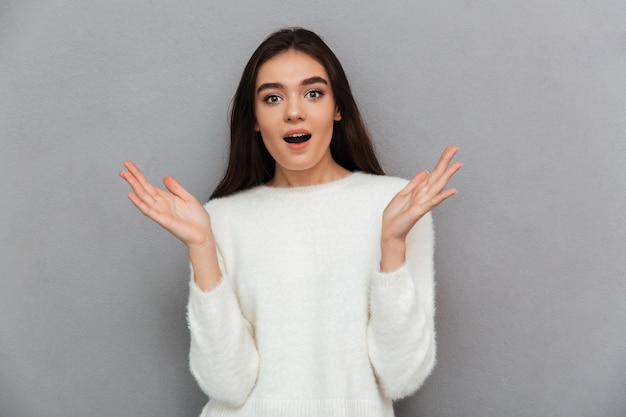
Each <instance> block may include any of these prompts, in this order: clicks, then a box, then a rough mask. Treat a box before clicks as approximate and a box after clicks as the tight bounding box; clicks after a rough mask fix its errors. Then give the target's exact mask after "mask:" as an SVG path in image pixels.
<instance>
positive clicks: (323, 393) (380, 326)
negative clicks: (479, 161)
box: [187, 172, 435, 417]
mask: <svg viewBox="0 0 626 417" xmlns="http://www.w3.org/2000/svg"><path fill="white" fill-rule="evenodd" d="M405 184H406V180H402V179H399V178H393V177H386V176H376V175H370V174H365V173H361V172H356V173H352V174H350V175H348V176H347V177H345V178H342V179H340V180H337V181H333V182H329V183H325V184H320V185H312V186H304V187H293V188H272V187H267V186H258V187H255V188H253V189H250V190H246V191H243V192H239V193H236V194H234V195H231V196H228V197H224V198H219V199H215V200H211V201H210V202H209V203H207V205H206V209H207V210H208V212H209V213H210V215H211V223H212V227H213V233H214V236H215V241H216V243H217V249H218V257H219V260H220V268H221V271H222V280H221V281H220V283H219V284H218V286H217V287H216V288H214V289H213V290H211V291H209V292H203V291H202V290H200V289H199V288H198V287H197V286H196V285H195V283H194V282H193V276H192V279H191V282H190V296H189V304H188V313H187V314H188V322H189V329H190V333H191V349H190V354H189V357H190V367H191V372H192V373H193V375H194V376H195V378H196V380H197V381H198V384H199V385H200V387H201V388H202V390H203V391H204V392H205V393H206V394H207V395H208V396H209V398H210V400H209V402H208V404H207V405H206V407H205V408H204V410H203V412H202V415H201V417H209V416H211V417H214V416H239V417H241V416H246V417H252V416H254V417H263V416H268V417H280V416H285V417H350V416H355V417H357V416H358V417H382V416H385V417H390V416H393V407H392V400H395V399H399V398H402V397H405V396H407V395H409V394H411V393H413V392H414V391H415V390H417V389H418V388H419V386H420V385H421V384H422V382H423V381H424V380H425V379H426V378H427V376H428V375H429V374H430V372H431V369H432V368H433V366H434V362H435V335H434V290H433V285H434V282H433V228H432V220H431V217H430V214H428V215H427V216H425V217H424V218H422V219H421V220H420V221H419V222H418V223H417V225H416V226H415V227H414V228H413V230H411V232H410V233H409V236H408V238H407V256H406V259H407V261H406V263H405V265H403V266H402V267H400V268H399V269H398V270H396V271H394V272H389V273H381V272H380V265H379V264H380V233H381V223H382V212H383V210H384V208H385V207H386V205H387V204H388V202H389V201H390V200H391V199H392V198H393V196H394V195H395V194H396V193H397V192H398V191H399V190H400V189H401V188H402V187H403V186H404V185H405Z"/></svg>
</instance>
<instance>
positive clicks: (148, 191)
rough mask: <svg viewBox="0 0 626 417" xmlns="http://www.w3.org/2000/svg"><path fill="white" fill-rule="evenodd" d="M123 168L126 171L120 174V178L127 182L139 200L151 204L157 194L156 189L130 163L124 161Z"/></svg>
mask: <svg viewBox="0 0 626 417" xmlns="http://www.w3.org/2000/svg"><path fill="white" fill-rule="evenodd" d="M124 166H125V167H126V168H127V169H128V171H126V172H121V173H120V176H121V177H122V178H124V179H125V180H126V181H127V182H128V184H129V185H130V187H131V188H132V189H133V191H134V192H135V194H136V195H137V197H139V198H141V199H142V200H143V201H145V202H146V203H153V202H154V201H155V196H156V195H157V194H158V192H159V190H158V188H156V187H155V186H154V185H152V184H151V183H150V182H149V181H148V180H147V179H146V177H145V175H143V173H142V172H141V170H140V169H139V168H137V166H136V165H135V164H133V163H132V162H131V161H124Z"/></svg>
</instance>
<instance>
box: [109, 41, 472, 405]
mask: <svg viewBox="0 0 626 417" xmlns="http://www.w3.org/2000/svg"><path fill="white" fill-rule="evenodd" d="M230 127H231V148H230V158H229V163H228V168H227V170H226V173H225V175H224V178H223V179H222V181H221V182H220V184H219V185H218V187H217V189H216V190H215V191H214V193H213V195H212V196H211V199H210V201H209V202H208V203H207V204H206V205H205V206H204V207H203V206H202V204H200V203H199V202H198V201H197V200H196V199H195V198H194V197H193V196H192V195H191V194H189V193H188V192H187V191H186V190H185V189H184V188H183V187H182V186H181V185H180V184H179V183H178V182H176V180H174V179H173V178H172V177H171V176H166V177H165V179H164V184H165V187H166V189H167V191H165V190H161V189H159V188H157V187H155V186H153V185H152V184H150V183H149V182H148V181H147V180H146V178H145V177H144V175H143V174H142V173H141V171H140V170H139V169H138V168H137V167H136V166H135V165H133V164H132V163H131V162H130V161H126V162H125V167H126V169H127V170H126V171H123V172H122V173H121V174H120V175H121V176H122V178H124V179H125V180H126V181H127V182H128V183H129V184H130V186H131V188H132V190H133V192H132V193H130V194H129V195H128V197H129V198H130V200H131V201H132V202H133V204H134V205H135V206H137V208H138V209H139V210H140V211H141V212H142V213H143V214H145V215H146V216H148V217H149V218H151V219H152V220H154V221H155V222H157V223H158V224H160V225H161V226H163V227H164V228H165V229H167V230H168V231H169V232H170V233H172V234H173V235H174V236H176V237H177V238H178V239H180V240H181V241H182V242H183V243H185V245H186V246H187V248H188V254H189V259H190V260H191V265H192V278H191V281H190V296H189V304H188V322H189V329H190V333H191V348H190V367H191V371H192V373H193V375H194V376H195V378H196V380H197V381H198V384H199V385H200V387H201V388H202V389H203V390H204V391H205V392H206V394H207V395H208V396H209V398H210V400H209V402H208V404H207V405H206V407H205V408H204V410H203V412H202V416H203V417H208V416H272V417H273V416H289V417H299V416H315V417H319V416H324V417H333V416H359V417H368V416H371V417H377V416H393V407H392V400H394V399H398V398H402V397H405V396H407V395H409V394H411V393H412V392H414V391H415V390H417V388H418V387H419V386H420V385H421V384H422V382H423V381H424V380H425V379H426V377H427V376H428V375H429V374H430V372H431V369H432V367H433V365H434V362H435V333H434V293H433V229H432V221H431V217H430V214H429V212H430V211H431V210H432V209H433V208H434V207H436V206H437V205H438V204H440V203H441V202H442V201H444V200H445V199H447V198H448V197H450V196H452V195H454V194H455V193H456V190H455V189H445V187H446V184H447V183H448V181H449V180H450V178H451V177H452V175H454V173H455V172H456V171H457V170H458V169H460V167H461V164H460V163H458V162H456V163H453V162H452V158H453V157H454V155H455V153H456V152H457V148H455V147H449V148H448V149H446V150H445V151H444V153H443V155H442V156H441V159H440V160H439V162H438V163H437V165H436V166H435V168H434V169H433V171H432V172H428V171H422V172H420V173H418V174H417V175H416V176H415V177H414V178H413V179H412V180H411V181H409V182H407V181H405V180H401V179H399V178H392V177H387V176H384V175H382V174H383V171H382V169H381V168H380V165H379V163H378V161H377V159H376V156H375V155H374V152H373V148H372V145H371V141H370V139H369V136H368V134H367V132H366V130H365V128H364V126H363V123H362V121H361V117H360V114H359V111H358V109H357V106H356V104H355V101H354V99H353V97H352V93H351V91H350V87H349V84H348V80H347V78H346V76H345V74H344V71H343V69H342V67H341V64H340V63H339V61H338V60H337V58H336V57H335V55H334V54H333V53H332V51H331V50H330V49H329V48H328V47H327V46H326V44H325V43H324V42H323V41H322V40H321V39H320V38H319V37H318V36H317V35H316V34H314V33H312V32H310V31H307V30H304V29H286V30H281V31H279V32H276V33H274V34H272V35H271V36H270V37H268V38H267V39H266V40H265V41H264V42H263V43H262V44H261V45H260V46H259V47H258V49H257V50H256V51H255V52H254V54H253V55H252V57H251V58H250V61H249V62H248V64H247V66H246V68H245V70H244V72H243V75H242V78H241V82H240V84H239V87H238V89H237V92H236V94H235V97H234V101H233V106H232V110H231V120H230Z"/></svg>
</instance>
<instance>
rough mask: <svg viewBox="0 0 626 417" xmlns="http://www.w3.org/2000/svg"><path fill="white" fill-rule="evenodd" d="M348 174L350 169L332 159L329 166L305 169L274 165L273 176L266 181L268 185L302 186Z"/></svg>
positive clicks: (336, 178) (333, 179) (329, 180)
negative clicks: (294, 169) (296, 169)
mask: <svg viewBox="0 0 626 417" xmlns="http://www.w3.org/2000/svg"><path fill="white" fill-rule="evenodd" d="M348 174H350V171H348V170H347V169H345V168H344V167H342V166H341V165H339V164H338V163H336V162H335V161H334V160H333V161H332V163H331V164H329V166H326V167H324V168H323V169H322V168H321V167H315V168H311V169H307V170H298V171H292V170H288V169H285V168H284V167H280V166H278V165H277V166H276V171H275V174H274V178H272V179H271V180H270V181H268V183H267V185H268V186H270V187H302V186H305V185H317V184H323V183H326V182H331V181H336V180H338V179H341V178H344V177H345V176H347V175H348Z"/></svg>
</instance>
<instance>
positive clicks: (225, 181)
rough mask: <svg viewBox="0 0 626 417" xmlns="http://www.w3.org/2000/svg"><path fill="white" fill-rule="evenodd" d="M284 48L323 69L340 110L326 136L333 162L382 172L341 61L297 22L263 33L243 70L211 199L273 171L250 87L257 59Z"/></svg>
mask: <svg viewBox="0 0 626 417" xmlns="http://www.w3.org/2000/svg"><path fill="white" fill-rule="evenodd" d="M287 50H296V51H299V52H303V53H306V54H308V55H310V56H311V57H312V58H314V59H316V60H317V61H319V62H320V63H321V64H322V65H323V66H324V68H325V69H326V72H327V73H328V77H329V78H330V85H331V88H332V90H333V95H334V96H335V101H336V102H337V108H338V109H339V112H340V114H341V120H340V121H337V122H335V124H334V127H333V137H332V139H331V142H330V151H331V155H332V157H333V159H334V160H335V162H337V163H338V164H339V165H341V166H343V167H344V168H346V169H348V170H350V171H364V172H369V173H372V174H378V175H383V174H384V172H383V170H382V168H381V166H380V164H379V162H378V159H377V158H376V154H375V153H374V148H373V146H372V141H371V139H370V136H369V134H368V132H367V129H366V128H365V125H364V123H363V120H362V118H361V114H360V112H359V109H358V107H357V105H356V102H355V101H354V97H353V96H352V91H351V90H350V84H349V83H348V79H347V77H346V74H345V73H344V71H343V68H342V67H341V63H340V62H339V60H338V59H337V57H336V56H335V54H334V53H333V52H332V51H331V50H330V48H329V47H328V46H327V45H326V44H325V43H324V41H323V40H322V39H321V38H320V37H319V36H318V35H316V34H315V33H313V32H311V31H309V30H306V29H302V28H288V29H282V30H279V31H278V32H275V33H273V34H271V35H270V36H269V37H267V39H265V40H264V41H263V43H261V45H259V47H258V48H257V49H256V51H254V53H253V54H252V57H251V58H250V60H249V61H248V64H247V65H246V67H245V69H244V70H243V74H242V75H241V81H239V86H238V87H237V91H236V92H235V96H234V97H233V102H232V106H231V110H230V153H229V158H228V166H227V168H226V172H225V173H224V177H223V178H222V180H221V181H220V183H219V184H218V185H217V187H216V188H215V191H213V194H211V199H213V198H218V197H224V196H227V195H230V194H233V193H235V192H237V191H240V190H245V189H247V188H251V187H254V186H256V185H260V184H264V183H265V182H267V181H269V180H270V179H272V177H273V176H274V170H275V168H276V164H275V162H274V159H273V158H272V156H271V155H270V153H269V152H268V151H267V149H266V148H265V145H264V144H263V141H262V140H261V138H260V136H259V135H260V133H258V132H256V131H255V129H254V126H255V121H256V120H255V115H254V89H255V85H256V79H257V74H258V71H259V68H260V67H261V65H263V64H264V63H265V62H267V61H268V60H269V59H271V58H272V57H274V56H276V55H278V54H279V53H281V52H284V51H287Z"/></svg>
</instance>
